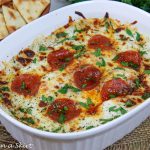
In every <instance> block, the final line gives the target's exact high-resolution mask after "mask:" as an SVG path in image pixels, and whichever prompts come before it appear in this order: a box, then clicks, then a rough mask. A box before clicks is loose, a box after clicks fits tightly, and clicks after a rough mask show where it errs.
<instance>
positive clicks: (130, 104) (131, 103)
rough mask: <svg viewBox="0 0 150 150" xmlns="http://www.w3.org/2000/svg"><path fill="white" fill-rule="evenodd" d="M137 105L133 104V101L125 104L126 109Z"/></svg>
mask: <svg viewBox="0 0 150 150" xmlns="http://www.w3.org/2000/svg"><path fill="white" fill-rule="evenodd" d="M135 104H136V103H135V102H133V101H131V100H130V99H129V100H127V101H126V102H125V106H126V107H132V106H134V105H135Z"/></svg>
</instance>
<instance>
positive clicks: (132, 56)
mask: <svg viewBox="0 0 150 150" xmlns="http://www.w3.org/2000/svg"><path fill="white" fill-rule="evenodd" d="M117 62H119V63H121V64H122V65H123V66H128V67H131V68H133V69H138V68H139V67H140V64H141V56H140V54H139V52H136V51H126V52H122V53H119V54H118V59H117ZM124 62H125V65H124ZM126 63H127V64H126Z"/></svg>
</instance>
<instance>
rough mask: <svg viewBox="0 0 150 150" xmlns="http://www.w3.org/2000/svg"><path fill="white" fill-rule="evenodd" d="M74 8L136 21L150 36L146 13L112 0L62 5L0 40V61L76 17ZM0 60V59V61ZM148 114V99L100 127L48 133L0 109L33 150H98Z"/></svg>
mask: <svg viewBox="0 0 150 150" xmlns="http://www.w3.org/2000/svg"><path fill="white" fill-rule="evenodd" d="M75 11H80V12H82V13H83V14H84V15H85V16H86V17H103V16H104V15H105V13H106V12H109V14H110V16H111V17H113V18H116V19H119V20H121V21H122V22H133V21H134V20H138V24H137V27H138V28H139V30H140V31H141V32H143V33H145V34H149V35H150V26H149V24H150V15H149V14H148V13H146V12H144V11H142V10H140V9H138V8H135V7H133V6H130V5H127V4H123V3H119V2H114V1H103V2H99V1H97V2H92V1H91V2H90V1H89V2H83V3H77V4H74V5H70V6H67V7H63V8H61V9H59V10H56V11H54V12H52V13H50V14H48V15H46V16H44V17H41V18H39V19H37V20H35V21H33V22H31V23H29V24H28V25H26V26H24V27H22V28H21V29H19V30H17V31H16V32H15V33H13V34H11V35H10V36H8V37H7V38H5V39H4V40H3V41H2V42H1V43H0V61H2V60H9V59H11V57H12V56H13V55H16V54H17V53H18V52H19V51H20V49H22V48H24V47H26V46H27V45H28V44H30V43H32V41H33V39H35V38H36V37H37V36H39V35H41V34H47V35H48V34H50V33H51V32H52V31H54V30H55V29H57V28H58V27H61V26H62V25H64V24H66V23H67V21H68V16H72V17H73V19H78V18H80V17H79V16H77V15H75V13H74V12H75ZM0 63H1V62H0ZM149 115H150V99H149V100H147V101H145V102H144V103H143V104H141V105H140V106H138V107H137V108H135V109H133V110H132V111H131V112H129V113H127V114H126V115H124V116H122V117H120V118H118V119H116V120H114V121H112V122H110V123H108V124H106V125H102V126H100V127H97V128H94V129H91V130H87V131H82V132H78V133H65V134H64V133H61V134H59V133H49V132H45V131H39V130H37V129H33V128H31V127H29V126H26V125H24V124H22V123H21V122H19V121H17V120H15V119H14V118H12V117H10V116H9V115H8V114H6V113H5V112H4V111H3V110H2V109H0V120H1V122H2V123H3V125H4V126H5V127H6V129H7V130H8V131H9V132H10V133H11V135H12V136H13V137H14V138H16V139H17V140H18V141H21V142H23V143H25V144H29V143H31V144H33V147H32V149H35V150H42V149H43V150H70V149H71V150H101V149H103V148H105V147H107V146H109V145H110V144H112V143H114V142H115V141H117V140H119V139H120V138H122V137H123V136H124V135H126V134H127V133H129V132H131V131H132V130H133V129H134V128H135V127H137V126H138V125H139V124H140V123H141V122H142V121H144V120H145V119H146V118H147V117H148V116H149Z"/></svg>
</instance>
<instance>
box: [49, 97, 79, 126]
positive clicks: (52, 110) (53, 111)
mask: <svg viewBox="0 0 150 150" xmlns="http://www.w3.org/2000/svg"><path fill="white" fill-rule="evenodd" d="M80 112H81V109H78V108H77V107H76V103H75V102H74V101H73V100H70V99H67V98H61V99H56V100H55V101H54V102H53V103H51V105H50V106H49V108H48V110H47V114H48V116H49V117H50V118H51V119H52V120H54V121H56V122H59V123H64V122H66V121H70V120H72V119H74V118H76V117H77V116H79V114H80Z"/></svg>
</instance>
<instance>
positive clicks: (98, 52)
mask: <svg viewBox="0 0 150 150" xmlns="http://www.w3.org/2000/svg"><path fill="white" fill-rule="evenodd" d="M93 54H94V55H95V56H96V57H99V56H101V55H102V54H101V49H100V48H98V49H97V50H96V51H95V52H94V53H93Z"/></svg>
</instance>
